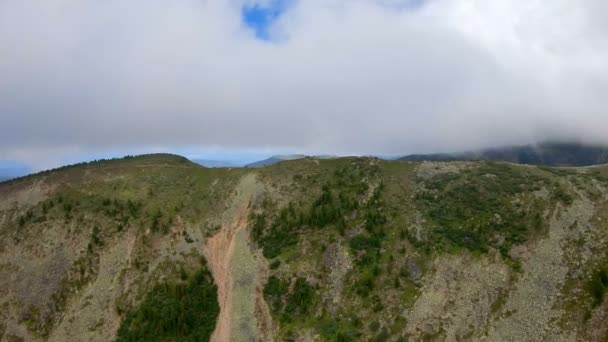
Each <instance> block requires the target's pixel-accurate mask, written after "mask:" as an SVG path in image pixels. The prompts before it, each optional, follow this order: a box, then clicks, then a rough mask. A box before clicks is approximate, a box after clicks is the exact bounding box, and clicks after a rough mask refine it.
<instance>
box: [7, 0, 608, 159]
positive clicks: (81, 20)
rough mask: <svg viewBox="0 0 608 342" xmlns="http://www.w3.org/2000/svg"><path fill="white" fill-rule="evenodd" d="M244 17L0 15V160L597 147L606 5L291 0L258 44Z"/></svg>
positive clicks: (74, 7) (602, 117) (59, 3)
mask: <svg viewBox="0 0 608 342" xmlns="http://www.w3.org/2000/svg"><path fill="white" fill-rule="evenodd" d="M256 4H258V5H259V6H262V7H263V6H271V4H272V2H271V1H270V2H269V0H266V1H256V0H224V1H219V0H175V1H171V2H167V1H161V0H146V1H144V0H132V1H120V0H108V1H82V0H49V1H43V2H41V1H35V0H4V1H1V2H0V75H2V77H0V122H1V124H0V159H7V158H14V157H15V156H18V157H19V156H20V157H19V158H21V159H24V158H25V157H23V155H28V156H33V157H28V158H27V159H36V158H38V157H36V156H39V155H48V154H47V151H53V152H56V153H58V154H62V153H63V154H64V155H67V154H69V153H73V151H82V150H103V149H114V148H117V147H119V146H169V147H170V146H192V145H201V146H208V145H214V146H222V147H223V148H235V149H238V148H245V147H246V148H249V149H252V148H269V147H272V148H275V149H283V150H288V149H293V150H297V151H304V152H306V151H313V152H326V153H377V154H393V153H407V152H423V151H441V150H457V149H468V148H474V147H481V146H488V145H502V144H509V143H527V142H531V141H536V140H544V139H550V138H570V139H588V140H600V141H604V142H608V135H607V134H605V133H606V128H605V127H608V114H607V113H606V112H605V108H607V106H606V104H607V103H606V102H607V100H606V95H605V93H606V91H607V90H608V88H607V87H608V43H607V42H608V25H607V24H606V23H607V22H608V11H607V8H606V4H605V2H604V1H600V0H588V1H567V0H551V1H549V0H531V1H527V2H525V3H522V2H517V1H508V0H496V1H491V2H488V1H485V0H470V1H464V0H427V1H420V0H416V1H413V0H402V1H399V0H390V1H387V0H377V1H374V0H355V1H353V0H350V1H346V0H329V1H328V0H323V1H322V0H306V1H303V0H295V1H293V2H290V4H289V6H287V7H286V9H285V10H284V11H283V12H282V13H281V15H280V16H279V17H277V18H275V19H274V20H273V21H271V23H270V25H271V26H270V27H267V28H266V29H267V31H266V32H267V34H268V36H267V38H268V40H261V39H259V37H256V32H255V30H254V29H252V28H251V27H249V26H248V25H247V24H246V23H245V22H243V18H242V12H243V8H244V7H247V6H249V7H251V6H255V5H256ZM23 151H27V153H25V152H23ZM62 151H63V152H62Z"/></svg>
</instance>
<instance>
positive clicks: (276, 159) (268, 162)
mask: <svg viewBox="0 0 608 342" xmlns="http://www.w3.org/2000/svg"><path fill="white" fill-rule="evenodd" d="M303 158H306V155H303V154H290V155H279V156H272V157H270V158H267V159H264V160H260V161H257V162H253V163H250V164H247V165H245V167H261V166H267V165H272V164H276V163H278V162H282V161H284V160H297V159H303Z"/></svg>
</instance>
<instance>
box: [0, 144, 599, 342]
mask: <svg viewBox="0 0 608 342" xmlns="http://www.w3.org/2000/svg"><path fill="white" fill-rule="evenodd" d="M606 209H608V168H606V167H587V168H568V169H560V168H545V167H533V166H522V165H514V164H506V163H495V162H403V161H384V160H380V159H376V158H337V159H326V160H323V159H312V158H305V159H299V160H289V161H284V162H281V163H278V164H274V165H270V166H266V167H261V168H255V169H246V168H245V169H208V168H203V167H201V166H199V165H197V164H194V163H191V162H190V161H188V160H186V159H184V158H181V157H178V156H173V155H148V156H140V157H130V158H126V159H120V160H111V161H100V162H96V163H89V164H83V165H77V166H72V167H66V168H62V169H58V170H53V171H49V172H45V173H41V174H38V175H33V176H29V177H25V178H22V179H18V180H13V181H9V182H5V183H2V184H0V307H2V308H3V309H2V310H0V340H7V341H11V340H49V341H81V340H83V339H84V340H99V341H108V340H120V341H140V340H162V341H186V340H191V341H205V340H209V339H212V340H216V341H225V340H231V341H250V340H264V341H265V340H276V341H283V340H291V341H355V340H363V341H407V340H410V341H418V340H430V341H462V340H488V341H503V340H504V341H525V340H547V341H561V340H564V341H566V340H568V341H572V340H574V341H577V340H578V341H603V340H605V339H606V338H608V326H607V325H606V324H605V323H604V322H605V319H606V318H607V317H608V299H606V295H605V293H606V292H607V289H608V276H607V274H608V273H607V272H608V268H607V267H606V265H607V262H608V246H607V243H608V223H607V222H608V221H607V220H608V214H607V213H608V211H607V210H606Z"/></svg>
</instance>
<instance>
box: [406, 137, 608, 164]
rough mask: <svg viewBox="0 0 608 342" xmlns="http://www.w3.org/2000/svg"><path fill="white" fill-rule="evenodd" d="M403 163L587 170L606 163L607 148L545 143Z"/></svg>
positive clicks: (414, 157)
mask: <svg viewBox="0 0 608 342" xmlns="http://www.w3.org/2000/svg"><path fill="white" fill-rule="evenodd" d="M399 160H406V161H457V160H464V161H471V160H489V161H505V162H511V163H516V164H529V165H545V166H589V165H598V164H606V163H608V146H602V145H588V144H580V143H562V142H545V143H539V144H535V145H524V146H509V147H500V148H489V149H484V150H479V151H468V152H459V153H435V154H413V155H409V156H405V157H402V158H399Z"/></svg>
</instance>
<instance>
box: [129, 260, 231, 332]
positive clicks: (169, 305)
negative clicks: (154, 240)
mask: <svg viewBox="0 0 608 342" xmlns="http://www.w3.org/2000/svg"><path fill="white" fill-rule="evenodd" d="M219 310H220V308H219V304H218V301H217V287H216V285H215V284H214V282H213V277H212V276H211V273H210V272H209V271H208V269H207V267H206V265H202V268H201V269H200V270H199V271H198V272H196V273H195V274H194V275H192V276H191V277H190V278H189V279H188V280H187V281H185V282H164V283H161V284H158V285H156V287H155V288H154V289H153V290H152V291H151V292H149V293H148V294H147V295H146V298H145V300H144V301H143V303H141V304H140V305H139V307H137V308H135V309H133V310H132V311H131V312H129V313H128V314H127V315H126V317H125V318H124V320H123V321H122V324H121V326H120V330H119V332H118V341H209V338H210V337H211V333H212V332H213V330H214V329H215V324H216V320H217V317H218V315H219Z"/></svg>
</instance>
